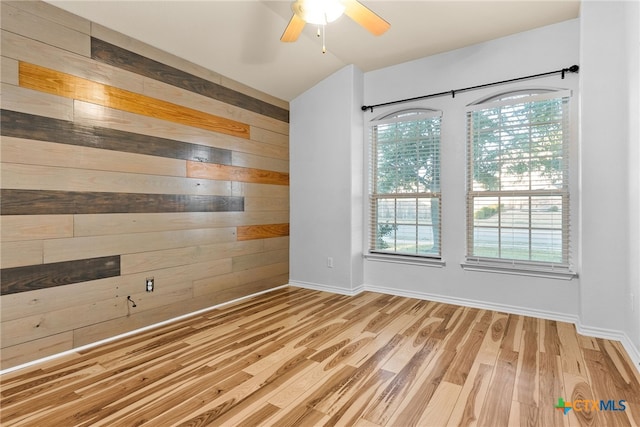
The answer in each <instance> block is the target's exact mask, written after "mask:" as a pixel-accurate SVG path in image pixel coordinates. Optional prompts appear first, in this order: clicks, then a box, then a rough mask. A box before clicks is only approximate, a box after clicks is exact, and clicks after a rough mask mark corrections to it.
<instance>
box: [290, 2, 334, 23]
mask: <svg viewBox="0 0 640 427" xmlns="http://www.w3.org/2000/svg"><path fill="white" fill-rule="evenodd" d="M291 9H292V10H293V13H295V14H296V15H298V16H299V17H300V18H302V19H303V20H304V21H305V22H306V23H308V24H315V25H326V24H328V23H329V22H333V21H335V20H336V19H338V18H339V17H340V16H342V14H343V13H344V9H345V7H344V5H343V4H342V2H341V1H340V0H296V1H295V2H293V4H292V5H291Z"/></svg>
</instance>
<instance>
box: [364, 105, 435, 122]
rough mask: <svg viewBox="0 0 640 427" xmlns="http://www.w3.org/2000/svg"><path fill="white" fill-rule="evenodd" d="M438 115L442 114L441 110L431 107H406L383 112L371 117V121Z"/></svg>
mask: <svg viewBox="0 0 640 427" xmlns="http://www.w3.org/2000/svg"><path fill="white" fill-rule="evenodd" d="M440 116H442V111H439V110H434V109H431V108H407V109H404V110H396V111H393V112H391V113H384V114H382V115H380V116H378V117H376V118H374V119H372V120H371V122H373V123H375V124H378V123H379V122H387V123H389V122H399V121H408V120H421V119H428V118H432V117H440Z"/></svg>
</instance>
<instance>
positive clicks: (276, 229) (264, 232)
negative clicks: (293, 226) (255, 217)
mask: <svg viewBox="0 0 640 427" xmlns="http://www.w3.org/2000/svg"><path fill="white" fill-rule="evenodd" d="M288 235H289V224H262V225H247V226H241V227H238V240H251V239H269V238H272V237H282V236H288Z"/></svg>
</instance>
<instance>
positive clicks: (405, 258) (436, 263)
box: [364, 253, 446, 268]
mask: <svg viewBox="0 0 640 427" xmlns="http://www.w3.org/2000/svg"><path fill="white" fill-rule="evenodd" d="M364 258H365V259H367V260H369V261H377V262H391V263H394V264H409V265H421V266H426V267H440V268H442V267H444V266H445V265H446V263H445V262H444V261H443V260H442V259H438V258H426V257H419V256H409V255H387V254H379V253H366V254H364Z"/></svg>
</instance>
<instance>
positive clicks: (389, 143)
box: [369, 109, 441, 258]
mask: <svg viewBox="0 0 640 427" xmlns="http://www.w3.org/2000/svg"><path fill="white" fill-rule="evenodd" d="M440 117H441V114H440V113H439V112H437V111H433V110H416V109H414V110H406V111H401V112H396V113H394V114H391V115H387V116H385V117H383V118H381V119H378V120H375V121H374V122H373V124H372V126H371V129H370V130H371V133H370V140H371V161H370V180H369V182H370V193H369V206H370V211H369V214H370V218H369V226H370V231H369V252H370V253H378V254H395V255H410V256H420V257H433V258H440V209H441V201H440Z"/></svg>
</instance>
